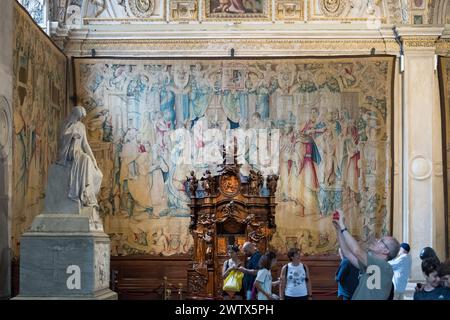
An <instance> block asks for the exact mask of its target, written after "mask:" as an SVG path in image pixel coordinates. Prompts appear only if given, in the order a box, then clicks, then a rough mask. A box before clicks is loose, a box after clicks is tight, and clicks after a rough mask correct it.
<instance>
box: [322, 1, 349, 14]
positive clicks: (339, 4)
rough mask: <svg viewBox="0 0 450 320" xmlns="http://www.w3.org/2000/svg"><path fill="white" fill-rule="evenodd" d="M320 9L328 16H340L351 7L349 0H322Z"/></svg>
mask: <svg viewBox="0 0 450 320" xmlns="http://www.w3.org/2000/svg"><path fill="white" fill-rule="evenodd" d="M319 4H320V10H321V11H322V14H323V15H325V16H327V17H339V16H341V15H342V13H343V12H344V11H347V10H348V9H349V4H350V2H349V1H348V0H320V2H319Z"/></svg>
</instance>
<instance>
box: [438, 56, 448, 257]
mask: <svg viewBox="0 0 450 320" xmlns="http://www.w3.org/2000/svg"><path fill="white" fill-rule="evenodd" d="M439 65H440V68H439V82H440V83H439V84H440V92H441V111H442V121H443V123H442V128H443V130H445V131H443V139H442V141H443V143H445V144H444V145H443V146H442V148H443V153H444V158H445V159H446V164H445V165H446V166H444V167H445V168H447V171H446V177H447V180H446V181H445V188H446V191H445V192H446V202H447V203H446V213H445V222H446V232H447V236H446V246H447V248H446V250H447V251H448V253H450V247H449V246H450V207H449V203H448V201H449V200H448V199H449V196H450V183H449V182H450V180H449V178H450V169H449V168H450V167H449V165H448V163H449V161H450V58H446V57H439Z"/></svg>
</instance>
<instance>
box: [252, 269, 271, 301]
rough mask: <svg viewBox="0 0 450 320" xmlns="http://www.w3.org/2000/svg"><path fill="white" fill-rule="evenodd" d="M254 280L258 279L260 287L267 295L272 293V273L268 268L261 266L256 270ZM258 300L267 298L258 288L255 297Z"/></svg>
mask: <svg viewBox="0 0 450 320" xmlns="http://www.w3.org/2000/svg"><path fill="white" fill-rule="evenodd" d="M255 281H259V282H260V283H261V287H262V288H263V290H264V291H265V292H267V293H268V294H269V295H271V294H272V274H271V273H270V271H269V270H267V269H265V268H263V269H260V270H259V271H258V275H257V276H256V279H255ZM256 299H258V300H269V299H267V297H266V296H265V295H264V294H263V293H262V292H260V291H259V290H258V295H257V297H256Z"/></svg>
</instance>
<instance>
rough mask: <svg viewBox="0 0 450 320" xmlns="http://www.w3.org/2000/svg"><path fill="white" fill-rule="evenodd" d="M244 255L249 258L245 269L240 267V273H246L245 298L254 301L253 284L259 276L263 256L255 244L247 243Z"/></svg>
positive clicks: (243, 282)
mask: <svg viewBox="0 0 450 320" xmlns="http://www.w3.org/2000/svg"><path fill="white" fill-rule="evenodd" d="M242 250H243V251H244V254H245V255H246V256H247V260H246V263H245V268H244V267H240V268H239V271H241V272H243V273H244V279H243V280H242V285H243V286H244V290H245V296H246V298H247V300H251V299H252V289H253V283H254V282H255V279H256V275H257V274H258V268H259V259H260V258H261V254H260V253H259V251H258V249H257V248H256V246H255V244H254V243H251V242H246V243H244V245H243V246H242Z"/></svg>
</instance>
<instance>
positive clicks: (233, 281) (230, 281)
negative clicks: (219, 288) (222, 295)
mask: <svg viewBox="0 0 450 320" xmlns="http://www.w3.org/2000/svg"><path fill="white" fill-rule="evenodd" d="M243 277H244V274H243V273H242V272H240V271H236V270H232V271H231V272H230V273H229V274H228V276H227V277H226V278H225V280H224V281H223V291H225V292H228V291H229V292H239V291H241V288H242V278H243Z"/></svg>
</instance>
